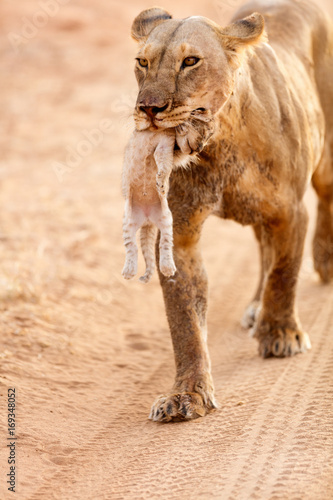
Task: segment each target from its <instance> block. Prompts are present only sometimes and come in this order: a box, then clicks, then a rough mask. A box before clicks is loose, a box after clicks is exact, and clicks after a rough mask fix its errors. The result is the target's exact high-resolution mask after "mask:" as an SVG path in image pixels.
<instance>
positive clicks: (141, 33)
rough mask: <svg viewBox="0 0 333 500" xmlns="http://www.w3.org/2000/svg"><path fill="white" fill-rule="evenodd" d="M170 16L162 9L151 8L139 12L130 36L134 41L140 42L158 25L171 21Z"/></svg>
mask: <svg viewBox="0 0 333 500" xmlns="http://www.w3.org/2000/svg"><path fill="white" fill-rule="evenodd" d="M171 18H172V16H171V15H170V14H169V12H167V11H166V10H164V9H160V8H159V7H152V8H151V9H147V10H144V11H142V12H141V14H139V15H138V16H137V17H136V18H135V19H134V21H133V24H132V30H131V34H132V37H133V38H134V40H136V41H142V40H144V39H145V38H147V37H148V35H149V33H150V32H151V31H152V30H153V29H154V28H156V26H158V25H159V24H160V23H163V22H164V21H167V20H168V19H171Z"/></svg>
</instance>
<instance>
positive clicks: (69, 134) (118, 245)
mask: <svg viewBox="0 0 333 500" xmlns="http://www.w3.org/2000/svg"><path fill="white" fill-rule="evenodd" d="M159 3H160V5H161V7H164V8H165V9H166V10H168V11H170V13H171V14H173V16H174V17H186V16H190V15H204V16H207V17H209V18H211V19H213V20H214V21H216V22H218V23H219V24H221V25H225V24H227V23H228V21H229V19H230V18H231V16H232V14H233V12H234V11H235V10H236V9H237V8H238V7H239V6H240V5H242V3H243V2H241V0H205V1H203V0H183V1H182V2H180V1H176V0H163V1H162V0H161V1H159ZM153 4H154V2H153ZM316 4H317V5H318V6H319V5H323V6H325V7H326V9H327V10H328V11H329V12H330V13H331V15H333V4H332V2H331V0H326V1H324V0H323V1H320V2H318V1H317V2H316ZM151 6H152V3H150V1H147V0H124V1H118V0H117V1H115V0H94V1H91V0H24V1H20V2H15V1H14V0H2V1H1V2H0V65H1V71H0V207H1V211H0V312H1V315H0V329H1V339H0V360H1V368H0V382H1V384H2V387H5V386H6V387H7V386H8V385H9V384H15V385H16V386H18V387H19V393H20V405H21V410H20V419H21V420H20V428H21V455H20V461H21V462H20V463H21V469H20V485H21V490H20V492H21V493H20V499H23V498H30V497H29V494H30V492H31V491H32V490H33V489H36V488H37V485H36V481H35V478H36V477H37V476H39V477H40V475H41V474H42V475H43V474H44V475H45V477H46V479H47V478H48V477H49V476H48V474H49V475H52V474H55V473H56V471H57V470H58V469H57V467H60V466H61V464H62V463H65V464H66V462H62V460H63V459H62V458H61V457H64V456H67V455H68V454H70V453H71V451H69V450H70V449H74V448H75V447H80V446H81V445H83V444H84V442H85V440H86V438H88V437H89V436H90V435H91V429H95V431H96V433H97V431H98V432H100V433H101V434H102V433H103V432H104V427H103V426H104V421H103V419H102V420H101V419H100V415H99V411H98V408H99V405H100V402H101V400H103V401H104V403H103V404H104V405H106V406H105V407H106V408H107V411H108V413H107V414H108V415H116V414H118V412H119V413H121V408H122V405H123V404H125V402H126V401H129V400H131V401H134V402H135V404H136V402H137V401H136V400H135V394H136V392H135V391H136V388H137V387H138V386H137V385H136V384H140V383H141V382H140V381H143V380H147V381H149V383H148V382H147V387H146V388H142V387H141V392H140V394H141V395H140V398H141V401H140V402H139V403H138V405H137V406H136V407H135V408H132V410H133V415H137V421H138V422H145V421H146V417H147V415H148V412H149V407H150V403H151V402H152V400H153V397H154V396H155V392H154V391H156V394H157V393H159V392H160V391H161V389H162V388H163V387H165V388H167V387H168V386H169V385H170V384H171V382H172V377H171V375H170V373H171V371H172V370H173V364H172V363H173V361H172V348H171V341H170V338H169V333H168V327H167V323H166V319H165V314H164V306H163V300H162V295H161V291H160V287H159V284H158V280H157V277H156V275H155V276H154V279H153V280H152V282H151V283H150V284H149V285H148V286H147V287H144V286H142V285H141V284H139V283H137V281H132V282H130V283H127V282H125V281H124V280H123V279H122V277H121V269H122V266H123V261H124V250H123V244H122V236H121V225H122V213H123V200H122V197H121V180H120V177H121V167H122V156H123V150H124V146H125V143H126V141H127V139H128V137H129V135H130V131H131V127H132V121H131V113H132V108H133V105H134V103H135V99H136V92H137V85H136V81H135V78H134V72H133V67H134V58H135V54H136V49H137V47H136V44H135V42H134V41H133V40H132V39H131V37H130V28H131V24H132V21H133V19H134V17H135V16H136V15H137V14H138V13H139V12H140V11H141V10H143V9H145V8H148V7H151ZM307 202H308V206H309V210H310V214H311V224H310V231H309V236H308V240H307V251H306V254H305V257H304V261H303V267H302V271H301V277H300V281H301V286H300V292H299V294H300V299H301V300H300V304H301V306H300V312H301V314H302V315H303V316H302V317H303V318H304V322H305V323H306V322H308V324H310V323H311V321H312V319H311V318H312V316H311V311H313V310H314V309H313V307H315V306H314V305H313V303H314V301H315V303H318V304H319V303H320V304H323V303H324V300H326V299H325V297H326V296H327V292H325V293H326V295H325V294H324V292H320V291H318V290H321V289H319V287H318V286H317V285H314V283H317V281H316V279H317V278H316V277H315V276H314V273H313V267H312V260H311V255H310V251H309V249H310V245H311V237H312V234H313V223H314V222H313V221H314V216H315V210H314V207H315V201H314V197H313V194H312V192H309V195H308V200H307ZM203 251H204V255H205V259H206V263H207V270H208V274H209V277H210V316H209V331H210V342H211V343H213V344H214V349H213V350H212V351H213V356H212V357H213V370H214V373H215V376H216V381H217V387H218V388H219V387H222V386H224V387H225V384H224V382H225V378H226V376H227V375H226V374H227V373H228V377H230V378H231V377H232V376H233V375H232V374H233V373H234V372H235V369H234V368H235V367H234V365H230V363H231V360H232V359H234V360H236V362H238V361H239V359H241V358H242V356H243V358H244V359H245V358H246V357H248V360H249V359H250V360H251V362H252V361H253V360H255V361H253V363H254V364H253V365H252V366H256V365H255V363H258V366H259V364H260V367H259V368H260V369H261V360H259V358H258V357H257V346H256V343H255V341H253V340H252V341H251V340H248V342H249V344H248V346H249V347H245V344H244V341H243V339H244V332H243V331H242V330H241V329H240V328H239V319H240V317H241V315H242V311H243V310H244V308H245V307H246V305H247V303H248V301H249V300H250V298H251V294H252V293H253V292H254V289H255V286H256V281H257V274H258V263H257V261H258V256H257V249H256V245H255V242H254V239H253V237H252V232H251V229H250V228H241V227H240V226H237V225H236V224H234V223H233V222H230V221H220V220H215V219H212V220H209V221H208V223H207V227H206V228H205V238H204V239H203ZM140 262H141V263H140V266H141V270H143V263H142V260H141V261H140ZM226 262H228V266H226V265H225V263H226ZM313 286H316V293H317V295H318V296H317V297H315V298H313ZM221 296H222V297H223V308H222V307H221ZM318 298H319V300H317V299H318ZM307 314H308V316H307ZM313 314H314V313H313ZM311 324H312V323H311ZM221 325H222V326H223V340H222V337H220V334H219V332H220V327H221ZM321 331H322V330H321ZM246 345H247V344H246ZM216 347H217V348H216ZM246 349H248V351H246ZM214 351H215V355H214ZM221 353H222V354H221ZM214 356H215V357H214ZM221 356H222V358H221ZM223 356H224V358H223ZM237 356H238V358H237ZM304 359H306V358H304ZM159 360H162V361H163V360H164V361H163V363H164V364H163V363H162V364H161V365H160V361H159ZM237 360H238V361H237ZM223 363H224V364H223ZM228 363H229V364H228ZM281 363H282V361H281ZM170 366H171V368H170ZM267 366H272V365H267ZM223 367H224V368H223ZM259 368H258V369H259ZM228 370H229V371H228ZM161 377H162V378H161ZM163 377H164V378H163ZM219 377H220V379H219ZM244 378H245V375H244ZM219 380H220V383H219ZM92 381H93V382H92ZM242 382H243V380H242V381H240V385H239V386H238V391H239V394H241V390H242ZM154 384H155V385H154ZM105 391H107V397H106V396H105ZM157 391H158V392H157ZM260 394H261V393H260ZM263 394H264V391H263ZM218 397H219V395H218ZM228 397H229V401H233V399H232V398H242V396H241V395H239V396H237V395H236V396H235V395H232V393H230V394H229V395H228ZM245 397H246V396H245ZM220 398H222V395H221V394H220ZM142 399H143V400H144V402H143V403H142ZM238 400H239V399H238ZM235 401H236V400H235ZM115 402H116V403H115ZM236 403H237V401H236ZM236 403H235V404H236ZM230 404H231V403H230ZM232 404H233V403H232ZM113 405H116V406H113ZM134 410H135V411H134ZM73 411H74V413H75V415H76V420H75V421H74V420H72V419H71V414H72V412H73ZM249 411H250V412H251V411H252V410H251V408H250V409H249ZM3 414H4V413H1V415H3ZM123 415H125V413H124V412H123ZM126 415H127V414H126ZM124 418H125V417H124ZM221 418H223V415H222V416H221ZM235 418H236V417H235ZM135 421H136V420H135ZM97 422H98V423H97ZM4 425H5V424H4V421H3V422H2V424H0V426H4ZM133 425H134V424H133ZM206 425H208V424H206ZM223 425H224V424H223ZM170 429H171V428H170ZM175 429H176V427H174V428H173V430H175ZM4 430H5V428H4ZM122 432H123V431H122V430H119V436H121V433H122ZM140 432H141V430H140ZM237 432H238V431H237ZM203 435H204V434H203ZM213 435H214V439H215V431H214V433H213ZM69 440H70V442H71V445H70V446H71V448H69V447H68V441H69ZM66 443H67V444H66ZM119 443H121V438H119ZM193 456H194V455H193ZM59 457H60V458H59ZM3 460H5V456H4V452H3V451H0V461H1V463H5V462H3ZM88 462H89V461H88ZM91 463H92V462H91ZM175 463H176V462H175ZM318 463H319V462H318ZM94 466H95V464H94ZM103 467H104V464H100V470H103ZM90 468H91V469H92V467H90ZM94 468H95V467H94ZM308 469H309V468H308ZM126 475H127V471H126V473H125V474H124V476H126ZM65 476H67V472H66V474H65ZM101 476H102V474H101ZM1 479H2V478H1ZM82 479H83V481H86V480H87V479H86V475H85V474H83V475H82ZM63 480H65V479H64V475H62V476H61V481H63ZM45 484H48V483H45ZM85 484H86V483H85ZM91 484H92V489H91V491H92V492H94V493H93V496H87V497H85V496H84V495H83V496H80V493H78V494H77V496H75V495H74V494H73V496H72V497H71V498H72V499H74V498H81V499H82V498H93V497H95V490H94V488H93V485H94V481H93V479H92V483H91ZM86 486H87V485H86ZM2 487H3V485H2V486H1V488H2ZM38 487H39V486H38ZM71 487H72V485H71ZM43 491H44V490H43ZM43 491H42V490H41V493H40V496H38V498H43V499H45V498H50V497H49V496H48V495H49V491H50V489H46V490H45V491H46V492H48V493H45V492H44V493H43ZM5 494H6V492H5V491H3V490H1V491H0V496H1V498H5ZM98 497H99V498H104V496H103V497H102V496H98ZM33 498H37V496H36V497H35V496H34V497H33ZM52 498H53V497H52ZM57 498H67V497H66V495H65V496H63V497H62V496H59V497H57ZM115 498H120V497H115ZM131 498H137V495H135V494H134V496H132V497H131ZM221 498H222V497H221ZM223 498H226V497H223ZM238 498H241V496H239V497H238ZM253 498H254V497H253ZM266 498H268V497H267V496H266ZM281 498H283V496H282V497H281ZM303 498H305V497H303ZM313 498H319V497H318V496H317V497H313Z"/></svg>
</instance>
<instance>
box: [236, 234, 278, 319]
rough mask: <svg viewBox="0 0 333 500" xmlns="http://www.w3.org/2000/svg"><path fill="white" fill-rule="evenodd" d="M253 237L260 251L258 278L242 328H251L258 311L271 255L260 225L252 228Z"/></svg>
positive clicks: (244, 315)
mask: <svg viewBox="0 0 333 500" xmlns="http://www.w3.org/2000/svg"><path fill="white" fill-rule="evenodd" d="M253 230H254V234H255V237H256V239H257V241H258V244H259V251H260V277H259V283H258V286H257V290H256V293H255V294H254V297H253V299H252V301H251V302H250V304H249V305H248V306H247V308H246V310H245V312H244V314H243V318H242V321H241V325H242V327H243V328H252V327H253V326H254V324H255V322H256V318H257V316H258V313H259V311H260V301H261V295H262V291H263V285H264V280H265V277H266V274H267V272H268V269H269V267H270V265H271V262H272V254H271V249H270V247H269V246H267V245H265V242H264V239H263V231H262V228H261V226H260V225H256V226H253Z"/></svg>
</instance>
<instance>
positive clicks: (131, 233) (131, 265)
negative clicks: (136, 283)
mask: <svg viewBox="0 0 333 500" xmlns="http://www.w3.org/2000/svg"><path fill="white" fill-rule="evenodd" d="M143 219H144V217H143V215H142V214H141V213H140V212H138V211H135V210H134V209H133V207H132V206H131V203H130V201H129V200H126V202H125V213H124V222H123V240H124V244H125V248H126V259H125V265H124V268H123V271H122V275H123V277H124V278H125V279H127V280H129V279H131V278H133V277H134V276H135V275H136V273H137V271H138V247H137V244H136V232H137V230H138V229H139V227H140V226H141V224H142V222H143Z"/></svg>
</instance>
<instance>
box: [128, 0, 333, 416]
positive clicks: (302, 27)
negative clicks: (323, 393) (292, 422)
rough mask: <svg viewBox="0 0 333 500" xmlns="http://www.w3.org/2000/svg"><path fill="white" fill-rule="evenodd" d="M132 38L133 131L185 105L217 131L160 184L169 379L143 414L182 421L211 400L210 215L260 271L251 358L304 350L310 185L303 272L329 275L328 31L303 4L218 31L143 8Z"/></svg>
mask: <svg viewBox="0 0 333 500" xmlns="http://www.w3.org/2000/svg"><path fill="white" fill-rule="evenodd" d="M264 26H265V30H266V33H267V37H268V41H267V38H266V34H265V31H264ZM132 34H133V36H134V37H135V38H136V39H137V40H138V41H139V52H138V56H137V57H138V58H139V59H140V61H141V62H142V61H144V66H145V67H143V66H142V64H140V61H138V63H137V65H136V70H135V71H136V76H137V80H138V84H139V94H138V100H137V105H136V108H135V112H134V117H135V121H136V127H137V129H138V130H147V129H151V128H154V127H157V128H158V129H168V128H170V127H177V126H181V124H182V123H184V122H186V120H188V118H189V117H190V115H191V113H192V112H193V110H196V109H201V110H205V111H204V112H210V113H211V114H212V115H214V116H215V121H216V124H217V126H216V131H215V133H214V135H213V137H212V139H211V141H210V142H209V143H208V144H207V145H206V146H205V147H204V149H203V151H202V152H201V153H200V154H199V155H198V157H197V158H198V160H197V162H196V163H195V164H194V163H192V164H191V168H189V169H187V170H185V171H184V170H173V172H172V175H171V177H170V191H169V196H168V203H169V206H170V209H171V211H172V215H173V237H174V259H175V263H176V266H177V272H176V274H175V276H174V277H173V278H172V279H169V278H167V277H165V276H163V275H162V274H160V281H161V285H162V289H163V294H164V300H165V305H166V312H167V317H168V321H169V325H170V330H171V335H172V340H173V346H174V351H175V361H176V380H175V384H174V386H173V388H172V390H171V391H170V393H168V394H166V395H163V396H160V397H159V398H158V399H157V401H156V402H155V403H154V405H153V407H152V411H151V415H150V417H151V418H152V419H153V420H158V421H169V420H173V419H178V418H195V417H196V416H201V415H204V414H205V413H206V412H208V411H210V410H211V409H212V408H214V407H215V406H216V403H215V400H214V389H213V382H212V378H211V373H210V361H209V355H208V351H207V345H206V331H207V328H206V310H207V278H206V274H205V271H204V267H203V263H202V257H201V253H200V235H201V229H202V226H203V223H204V221H205V220H206V218H207V217H208V216H209V215H210V214H215V215H218V216H220V217H224V218H230V219H233V220H235V221H237V222H239V223H241V224H244V225H245V224H250V225H252V226H253V228H254V231H255V236H256V238H257V240H258V242H259V247H260V252H261V263H262V272H261V277H260V282H259V286H258V289H257V292H256V294H255V297H254V300H253V302H252V303H251V305H250V307H249V308H248V310H247V313H246V316H245V318H244V324H245V325H246V326H247V327H250V326H252V327H253V331H254V335H255V337H256V338H257V339H258V342H259V352H260V354H261V355H262V356H263V357H268V356H278V357H282V356H290V355H293V354H296V353H299V352H305V351H306V350H307V349H309V348H310V341H309V337H308V335H307V334H306V333H305V332H304V331H303V329H302V327H301V325H300V322H299V319H298V317H297V314H296V310H295V294H296V283H297V275H298V271H299V267H300V263H301V259H302V252H303V245H304V238H305V233H306V228H307V220H308V216H307V213H306V209H305V207H304V203H303V196H304V193H305V190H306V188H307V186H308V184H309V182H310V181H311V179H312V181H313V185H314V187H315V189H316V191H317V194H318V196H319V204H318V221H317V229H316V233H315V238H314V261H315V267H316V269H317V271H318V272H319V274H320V276H321V278H322V280H323V281H326V282H328V281H329V280H330V279H331V278H332V277H333V164H332V159H333V86H332V81H333V27H332V23H331V21H330V20H329V19H328V18H327V17H326V16H325V15H324V14H323V13H322V12H321V11H320V9H319V8H318V7H317V6H316V5H314V4H312V3H311V2H310V1H308V0H302V1H298V0H283V1H281V2H276V1H271V2H270V1H269V0H258V1H255V2H252V3H251V4H247V5H245V6H244V7H243V8H242V9H241V10H240V11H239V12H238V13H237V15H236V17H235V20H234V22H233V23H232V24H231V25H229V26H227V27H225V28H223V27H221V26H218V25H217V24H216V23H214V22H213V21H210V20H208V19H206V18H202V17H190V18H187V19H183V20H177V19H172V18H171V16H170V14H168V13H166V12H165V11H163V10H162V9H157V10H156V9H154V10H153V11H151V10H148V11H144V12H142V13H141V14H140V15H139V16H138V18H137V19H136V20H135V21H134V23H133V27H132ZM186 58H192V59H190V61H193V58H195V64H193V65H192V64H191V65H187V64H185V59H186ZM146 62H147V64H146ZM203 134H204V135H205V133H204V131H203ZM203 142H205V141H203ZM221 244H223V242H221ZM222 300H223V299H222Z"/></svg>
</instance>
